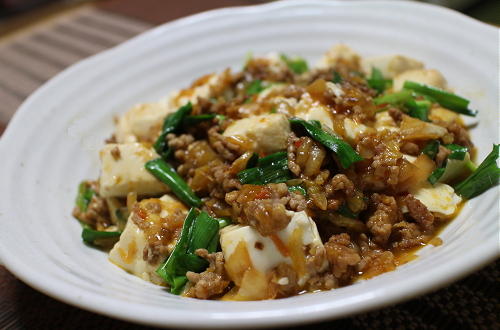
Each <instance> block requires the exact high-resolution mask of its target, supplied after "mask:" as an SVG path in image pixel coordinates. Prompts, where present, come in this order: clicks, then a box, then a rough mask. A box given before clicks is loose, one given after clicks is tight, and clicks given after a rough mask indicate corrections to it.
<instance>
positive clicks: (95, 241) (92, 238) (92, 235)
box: [82, 226, 121, 245]
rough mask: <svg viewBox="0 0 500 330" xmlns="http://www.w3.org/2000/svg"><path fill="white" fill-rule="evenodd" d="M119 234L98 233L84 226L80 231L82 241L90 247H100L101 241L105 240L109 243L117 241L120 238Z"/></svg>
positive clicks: (112, 232) (117, 232)
mask: <svg viewBox="0 0 500 330" xmlns="http://www.w3.org/2000/svg"><path fill="white" fill-rule="evenodd" d="M120 235H121V232H119V231H99V230H94V229H91V228H90V227H88V226H84V227H83V230H82V240H83V241H84V242H85V243H87V244H91V245H102V244H100V243H101V242H99V241H102V240H106V241H108V240H109V242H110V243H113V242H114V241H117V240H118V238H119V237H120Z"/></svg>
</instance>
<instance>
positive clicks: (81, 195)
mask: <svg viewBox="0 0 500 330" xmlns="http://www.w3.org/2000/svg"><path fill="white" fill-rule="evenodd" d="M95 194H96V192H95V191H94V190H93V189H92V188H90V185H89V184H88V183H87V182H85V181H84V182H81V183H80V184H79V185H78V194H77V195H76V201H75V204H76V206H77V207H78V208H79V209H80V211H81V212H86V211H87V208H88V207H89V204H90V201H91V200H92V197H93V196H94V195H95Z"/></svg>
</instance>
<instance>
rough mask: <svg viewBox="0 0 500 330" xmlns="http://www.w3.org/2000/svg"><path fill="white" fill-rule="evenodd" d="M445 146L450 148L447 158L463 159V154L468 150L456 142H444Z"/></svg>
mask: <svg viewBox="0 0 500 330" xmlns="http://www.w3.org/2000/svg"><path fill="white" fill-rule="evenodd" d="M445 147H446V148H448V149H450V150H451V153H450V154H449V155H448V159H457V160H464V158H465V155H467V153H468V152H469V149H467V147H464V146H461V145H458V144H445Z"/></svg>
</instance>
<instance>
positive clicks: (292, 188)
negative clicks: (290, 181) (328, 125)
mask: <svg viewBox="0 0 500 330" xmlns="http://www.w3.org/2000/svg"><path fill="white" fill-rule="evenodd" d="M288 191H290V192H294V193H300V194H302V195H303V196H307V191H306V189H305V188H304V187H302V185H296V186H290V187H288Z"/></svg>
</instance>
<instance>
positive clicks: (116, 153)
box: [111, 147, 121, 160]
mask: <svg viewBox="0 0 500 330" xmlns="http://www.w3.org/2000/svg"><path fill="white" fill-rule="evenodd" d="M111 156H113V158H114V160H119V159H120V158H121V154H120V148H118V147H114V148H113V149H111Z"/></svg>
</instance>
